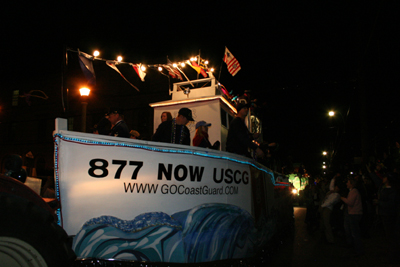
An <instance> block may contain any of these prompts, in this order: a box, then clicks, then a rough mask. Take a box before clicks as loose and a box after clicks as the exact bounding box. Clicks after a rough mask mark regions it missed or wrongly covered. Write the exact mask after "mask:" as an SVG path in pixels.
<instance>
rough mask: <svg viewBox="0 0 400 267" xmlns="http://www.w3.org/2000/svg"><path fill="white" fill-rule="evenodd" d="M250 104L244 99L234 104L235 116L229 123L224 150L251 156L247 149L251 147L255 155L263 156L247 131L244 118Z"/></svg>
mask: <svg viewBox="0 0 400 267" xmlns="http://www.w3.org/2000/svg"><path fill="white" fill-rule="evenodd" d="M249 107H250V104H248V103H247V101H246V100H245V99H240V100H239V103H238V104H237V105H236V110H237V114H236V118H234V119H233V120H232V122H231V123H230V124H229V130H228V137H227V140H226V151H228V152H232V153H236V154H239V155H243V156H246V157H251V155H250V152H249V149H253V150H254V151H255V153H256V156H257V157H259V158H263V157H264V152H263V151H262V150H261V148H260V147H259V146H258V144H257V143H255V142H253V137H254V136H253V135H252V134H251V133H250V132H249V130H248V128H247V126H246V124H245V122H244V120H245V118H246V117H247V114H248V113H249Z"/></svg>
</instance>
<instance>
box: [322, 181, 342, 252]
mask: <svg viewBox="0 0 400 267" xmlns="http://www.w3.org/2000/svg"><path fill="white" fill-rule="evenodd" d="M338 184H339V183H336V184H335V185H334V186H333V190H332V191H329V192H328V193H327V194H326V196H325V199H324V200H323V202H322V204H321V225H322V227H323V229H324V232H325V237H326V241H327V242H328V243H331V244H333V243H335V239H334V237H333V232H332V226H331V214H332V210H333V207H334V206H335V205H336V204H337V203H339V201H340V195H339V192H340V187H339V186H338Z"/></svg>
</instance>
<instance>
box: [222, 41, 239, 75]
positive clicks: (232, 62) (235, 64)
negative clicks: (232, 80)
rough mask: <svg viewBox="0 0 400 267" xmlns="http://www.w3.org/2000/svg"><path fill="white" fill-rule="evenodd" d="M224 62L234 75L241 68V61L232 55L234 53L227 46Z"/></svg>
mask: <svg viewBox="0 0 400 267" xmlns="http://www.w3.org/2000/svg"><path fill="white" fill-rule="evenodd" d="M224 62H225V63H226V65H227V67H228V71H229V73H230V74H232V76H235V75H236V73H238V71H239V70H240V64H239V61H237V59H236V58H235V57H234V56H233V55H232V53H231V52H230V51H229V50H228V48H227V47H226V46H225V55H224Z"/></svg>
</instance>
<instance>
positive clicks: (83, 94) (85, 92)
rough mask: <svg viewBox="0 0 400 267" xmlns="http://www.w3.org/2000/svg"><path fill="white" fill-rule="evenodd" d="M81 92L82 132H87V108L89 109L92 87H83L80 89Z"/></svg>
mask: <svg viewBox="0 0 400 267" xmlns="http://www.w3.org/2000/svg"><path fill="white" fill-rule="evenodd" d="M79 93H80V94H81V99H82V102H81V103H82V132H86V109H87V104H88V103H87V101H86V100H87V97H88V96H89V94H90V89H89V88H86V87H82V88H81V89H79Z"/></svg>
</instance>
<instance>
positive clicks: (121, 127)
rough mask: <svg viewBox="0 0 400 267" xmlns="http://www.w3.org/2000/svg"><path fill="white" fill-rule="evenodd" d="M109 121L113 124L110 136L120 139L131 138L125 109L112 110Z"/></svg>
mask: <svg viewBox="0 0 400 267" xmlns="http://www.w3.org/2000/svg"><path fill="white" fill-rule="evenodd" d="M108 120H109V121H110V122H111V131H110V133H109V135H111V136H118V137H127V138H129V137H130V134H129V128H128V125H126V122H125V121H124V111H123V109H118V108H111V109H110V112H109V113H108Z"/></svg>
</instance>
